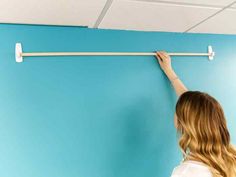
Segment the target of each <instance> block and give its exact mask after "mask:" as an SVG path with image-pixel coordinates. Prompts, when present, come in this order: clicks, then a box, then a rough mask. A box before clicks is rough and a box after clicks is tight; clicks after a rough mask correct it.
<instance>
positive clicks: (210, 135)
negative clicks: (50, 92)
mask: <svg viewBox="0 0 236 177" xmlns="http://www.w3.org/2000/svg"><path fill="white" fill-rule="evenodd" d="M157 59H158V62H159V64H160V67H161V68H162V70H163V71H164V73H165V74H166V76H167V77H168V78H169V80H170V81H171V83H172V85H173V87H174V89H175V91H176V94H177V95H178V96H180V97H179V99H178V101H177V104H176V110H175V116H174V122H175V127H176V129H177V131H178V132H179V133H180V139H179V146H180V148H181V150H182V153H183V156H184V159H183V162H182V163H181V164H180V165H179V166H178V167H176V168H175V169H174V170H173V173H172V177H236V150H235V149H234V148H233V146H232V145H231V144H230V135H229V131H228V129H227V126H226V120H225V116H224V112H223V110H222V107H221V106H220V104H219V103H218V102H217V100H216V99H214V98H213V97H211V96H210V95H208V94H207V93H203V92H199V91H188V90H187V88H186V87H185V86H184V84H183V83H182V82H181V80H180V79H179V78H178V76H177V75H176V74H175V72H174V70H173V69H172V67H171V59H170V57H169V56H168V54H167V53H166V52H157Z"/></svg>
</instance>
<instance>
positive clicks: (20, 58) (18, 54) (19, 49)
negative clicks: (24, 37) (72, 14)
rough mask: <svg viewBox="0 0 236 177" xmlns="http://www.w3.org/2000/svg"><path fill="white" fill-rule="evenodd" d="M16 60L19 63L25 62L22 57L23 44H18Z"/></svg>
mask: <svg viewBox="0 0 236 177" xmlns="http://www.w3.org/2000/svg"><path fill="white" fill-rule="evenodd" d="M15 58H16V62H17V63H21V62H23V57H22V45H21V43H16V47H15Z"/></svg>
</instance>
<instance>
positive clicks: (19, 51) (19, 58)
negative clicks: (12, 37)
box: [15, 43, 215, 62]
mask: <svg viewBox="0 0 236 177" xmlns="http://www.w3.org/2000/svg"><path fill="white" fill-rule="evenodd" d="M155 55H156V52H23V51H22V45H21V43H16V48H15V58H16V62H23V57H38V56H155ZM168 55H170V56H208V58H209V60H213V57H214V55H215V52H213V50H212V47H211V46H208V53H171V52H168Z"/></svg>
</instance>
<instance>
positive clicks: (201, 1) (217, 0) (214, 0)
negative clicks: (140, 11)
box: [134, 0, 234, 7]
mask: <svg viewBox="0 0 236 177" xmlns="http://www.w3.org/2000/svg"><path fill="white" fill-rule="evenodd" d="M134 1H149V2H151V1H153V2H167V3H169V2H170V3H171V2H172V3H180V4H182V3H186V4H196V5H203V6H204V5H205V6H219V7H225V6H227V5H229V4H231V3H232V2H234V0H134Z"/></svg>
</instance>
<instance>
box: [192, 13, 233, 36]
mask: <svg viewBox="0 0 236 177" xmlns="http://www.w3.org/2000/svg"><path fill="white" fill-rule="evenodd" d="M235 19H236V9H227V10H224V11H222V12H221V13H219V14H217V15H215V16H213V17H212V18H210V19H208V20H207V21H205V22H204V23H202V24H200V25H198V26H197V27H195V28H193V29H192V30H190V31H189V32H195V33H219V34H236V23H235Z"/></svg>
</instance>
